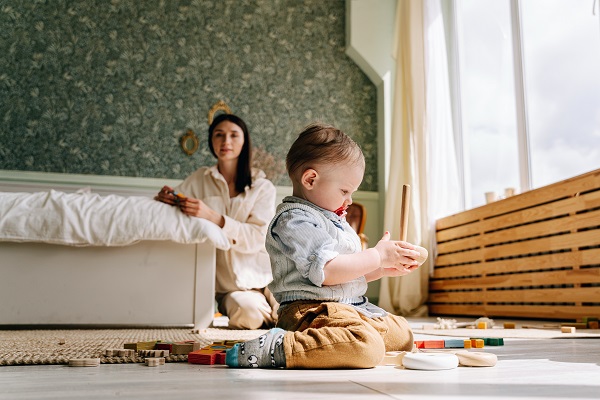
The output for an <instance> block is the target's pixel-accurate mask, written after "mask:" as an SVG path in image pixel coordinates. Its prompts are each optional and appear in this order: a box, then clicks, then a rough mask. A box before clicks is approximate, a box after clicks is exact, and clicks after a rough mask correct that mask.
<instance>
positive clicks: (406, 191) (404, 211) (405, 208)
mask: <svg viewBox="0 0 600 400" xmlns="http://www.w3.org/2000/svg"><path fill="white" fill-rule="evenodd" d="M400 207H401V208H400V240H402V241H404V242H406V241H407V238H408V213H409V209H410V185H406V184H405V185H402V204H401V205H400ZM415 246H416V245H415ZM416 248H417V251H418V252H419V256H418V257H417V262H418V263H419V265H421V264H423V263H424V262H425V260H427V256H428V255H429V253H428V252H427V249H425V248H424V247H421V246H416Z"/></svg>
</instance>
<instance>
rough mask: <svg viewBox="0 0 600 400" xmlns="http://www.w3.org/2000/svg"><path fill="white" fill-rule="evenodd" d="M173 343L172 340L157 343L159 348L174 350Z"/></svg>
mask: <svg viewBox="0 0 600 400" xmlns="http://www.w3.org/2000/svg"><path fill="white" fill-rule="evenodd" d="M172 347H173V343H172V342H162V343H156V349H157V350H169V351H172Z"/></svg>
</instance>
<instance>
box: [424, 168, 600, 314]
mask: <svg viewBox="0 0 600 400" xmlns="http://www.w3.org/2000/svg"><path fill="white" fill-rule="evenodd" d="M436 238H437V242H438V247H437V251H438V255H437V257H436V260H435V268H434V273H433V276H432V277H431V279H430V282H429V301H428V305H429V313H430V314H431V315H437V316H476V317H481V316H488V317H514V318H531V319H560V320H574V319H577V318H580V317H587V316H597V317H600V170H595V171H592V172H590V173H587V174H584V175H580V176H577V177H574V178H571V179H567V180H565V181H561V182H558V183H555V184H552V185H549V186H545V187H542V188H539V189H536V190H532V191H529V192H526V193H523V194H520V195H516V196H513V197H509V198H506V199H503V200H499V201H497V202H494V203H490V204H486V205H484V206H481V207H478V208H475V209H472V210H468V211H464V212H461V213H458V214H455V215H451V216H449V217H445V218H442V219H440V220H438V221H437V223H436Z"/></svg>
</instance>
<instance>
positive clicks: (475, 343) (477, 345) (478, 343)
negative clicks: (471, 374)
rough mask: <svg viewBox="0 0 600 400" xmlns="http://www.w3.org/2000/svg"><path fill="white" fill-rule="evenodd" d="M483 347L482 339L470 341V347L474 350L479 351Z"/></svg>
mask: <svg viewBox="0 0 600 400" xmlns="http://www.w3.org/2000/svg"><path fill="white" fill-rule="evenodd" d="M484 346H485V342H484V341H483V339H471V347H472V348H475V349H481V348H483V347H484Z"/></svg>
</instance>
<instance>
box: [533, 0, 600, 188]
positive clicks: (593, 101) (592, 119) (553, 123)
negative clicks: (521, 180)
mask: <svg viewBox="0 0 600 400" xmlns="http://www.w3.org/2000/svg"><path fill="white" fill-rule="evenodd" d="M592 3H593V1H589V0H526V1H522V2H521V15H522V26H523V31H522V34H523V38H522V40H523V60H524V71H525V90H526V93H527V112H528V121H529V124H528V125H529V129H528V132H529V139H530V145H529V146H530V155H531V176H532V185H533V187H540V186H544V185H547V184H549V183H552V182H556V181H559V180H563V179H566V178H570V177H572V176H575V175H579V174H582V173H585V172H588V171H591V170H593V169H596V168H598V167H600V26H599V19H598V15H597V14H596V15H593V14H592ZM596 13H597V11H596Z"/></svg>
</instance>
